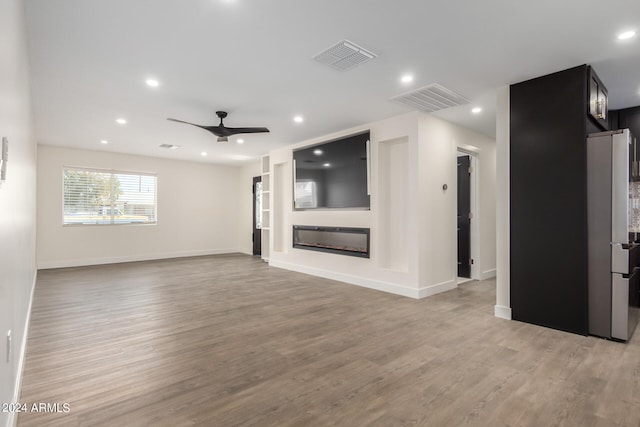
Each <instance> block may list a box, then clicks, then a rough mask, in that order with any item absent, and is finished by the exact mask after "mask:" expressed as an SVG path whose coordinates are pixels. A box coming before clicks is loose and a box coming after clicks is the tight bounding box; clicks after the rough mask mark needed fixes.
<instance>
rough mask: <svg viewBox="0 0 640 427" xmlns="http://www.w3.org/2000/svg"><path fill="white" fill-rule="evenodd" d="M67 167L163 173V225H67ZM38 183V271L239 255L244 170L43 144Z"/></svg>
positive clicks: (160, 179) (160, 216) (159, 195)
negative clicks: (64, 200)
mask: <svg viewBox="0 0 640 427" xmlns="http://www.w3.org/2000/svg"><path fill="white" fill-rule="evenodd" d="M64 166H77V167H90V168H100V169H117V170H124V171H140V172H154V173H156V174H157V176H158V188H157V203H158V223H157V225H143V224H137V225H136V224H129V225H108V226H91V225H86V226H82V225H81V226H64V227H63V226H62V169H63V167H64ZM37 181H38V186H37V187H38V189H37V195H38V245H37V254H38V267H39V268H55V267H64V266H79V265H91V264H104V263H112V262H124V261H138V260H145V259H160V258H171V257H180V256H192V255H207V254H216V253H228V252H237V251H239V250H240V248H239V247H238V242H239V239H238V232H239V223H240V219H239V216H238V212H239V210H240V209H245V207H243V206H242V205H241V202H240V201H241V196H240V194H244V193H246V191H245V192H243V193H241V191H242V189H243V188H244V187H246V183H243V182H241V168H239V167H235V166H222V165H212V164H207V163H196V162H185V161H176V160H168V159H162V158H154V157H143V156H133V155H126V154H116V153H108V152H101V151H87V150H76V149H68V148H58V147H51V146H39V147H38V180H37ZM243 185H244V187H243ZM245 190H246V188H245Z"/></svg>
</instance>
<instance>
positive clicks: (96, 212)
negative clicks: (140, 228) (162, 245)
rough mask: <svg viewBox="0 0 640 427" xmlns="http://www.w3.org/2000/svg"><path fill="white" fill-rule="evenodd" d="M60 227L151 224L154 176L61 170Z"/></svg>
mask: <svg viewBox="0 0 640 427" xmlns="http://www.w3.org/2000/svg"><path fill="white" fill-rule="evenodd" d="M63 175H64V182H63V186H64V189H63V197H64V203H63V213H62V217H63V224H64V225H75V224H155V223H156V216H157V209H156V184H157V177H156V175H155V174H149V173H140V172H123V171H105V170H99V169H86V168H70V167H65V168H64V169H63Z"/></svg>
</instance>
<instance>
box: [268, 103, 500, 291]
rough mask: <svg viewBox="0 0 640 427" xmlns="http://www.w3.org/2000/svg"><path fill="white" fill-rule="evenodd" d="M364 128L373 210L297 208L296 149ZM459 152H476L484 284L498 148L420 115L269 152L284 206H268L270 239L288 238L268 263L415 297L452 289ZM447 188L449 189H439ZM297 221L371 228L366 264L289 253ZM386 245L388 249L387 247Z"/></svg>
mask: <svg viewBox="0 0 640 427" xmlns="http://www.w3.org/2000/svg"><path fill="white" fill-rule="evenodd" d="M366 129H369V130H370V132H371V210H368V211H364V210H359V211H358V210H354V211H349V210H308V211H293V209H292V203H291V200H292V187H293V186H292V173H291V169H292V164H291V159H292V151H293V150H294V149H296V148H299V147H304V146H307V145H313V144H316V143H319V142H322V141H326V140H331V139H335V138H338V137H341V136H346V135H350V134H353V133H357V132H360V131H363V130H366ZM459 146H464V147H465V148H466V149H468V150H473V151H474V153H475V154H476V156H477V158H478V162H479V163H478V164H479V172H478V173H479V179H478V189H479V190H478V191H479V200H480V202H479V209H478V218H477V221H478V223H479V230H480V231H479V234H480V240H481V244H480V245H479V248H480V249H479V252H480V254H479V259H478V262H480V271H481V273H482V276H483V278H488V277H492V276H493V275H495V260H496V258H495V142H494V141H493V140H491V139H489V138H486V137H484V136H482V135H479V134H477V133H475V132H472V131H470V130H467V129H464V128H461V127H459V126H456V125H453V124H451V123H449V122H446V121H444V120H440V119H438V118H435V117H433V116H430V115H427V114H422V113H416V112H414V113H409V114H405V115H402V116H399V117H394V118H390V119H387V120H383V121H380V122H375V123H369V124H367V125H364V126H359V127H357V128H352V129H348V130H345V131H343V132H339V133H335V134H331V135H326V136H323V137H320V138H315V139H313V140H309V141H304V142H302V143H300V144H296V145H295V146H292V147H286V148H282V149H279V150H275V151H272V152H271V153H270V160H271V166H270V168H271V170H272V171H274V170H277V171H278V172H277V173H275V174H273V177H274V183H273V191H272V197H273V198H274V200H272V202H273V201H275V199H276V198H277V199H278V200H281V202H277V201H276V202H275V203H272V206H273V208H272V215H273V221H272V223H271V226H272V228H271V236H272V237H271V240H272V242H284V244H282V245H280V244H277V243H276V244H275V245H274V244H272V247H271V253H270V259H269V262H270V264H271V265H272V266H276V267H282V268H287V269H291V270H296V271H302V272H306V273H310V274H316V275H319V276H323V277H328V278H333V279H336V280H342V281H345V282H348V283H353V284H357V285H361V286H366V287H370V288H374V289H379V290H384V291H388V292H393V293H396V294H400V295H406V296H411V297H414V298H420V297H424V296H428V295H432V294H434V293H437V292H442V291H445V290H448V289H452V288H454V287H455V286H457V282H456V276H457V247H456V244H457V243H456V242H457V234H456V191H457V190H456V163H457V161H456V150H457V148H458V147H459ZM381 155H383V156H386V157H389V156H391V157H392V160H391V161H389V159H388V158H383V157H381ZM443 184H447V185H448V190H446V191H443V190H442V185H443ZM399 186H401V187H402V188H400V187H399ZM398 207H400V208H398ZM294 224H299V225H325V226H345V227H349V226H351V227H367V228H370V230H371V231H370V232H371V258H370V259H362V258H354V257H348V256H341V255H334V254H327V253H319V252H311V251H305V250H301V249H293V248H292V247H291V243H290V242H291V227H292V225H294ZM398 233H399V234H401V237H400V238H398V237H397V235H398ZM394 236H396V237H394ZM388 246H390V247H392V248H394V249H393V251H390V250H386V249H385V248H387V247H388Z"/></svg>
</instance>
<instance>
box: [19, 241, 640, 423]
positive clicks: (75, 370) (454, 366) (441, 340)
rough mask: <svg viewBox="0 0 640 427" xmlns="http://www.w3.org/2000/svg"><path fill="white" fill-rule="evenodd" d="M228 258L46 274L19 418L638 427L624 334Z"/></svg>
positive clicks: (474, 295) (639, 371)
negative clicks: (25, 407) (48, 409)
mask: <svg viewBox="0 0 640 427" xmlns="http://www.w3.org/2000/svg"><path fill="white" fill-rule="evenodd" d="M494 304H495V281H493V280H488V281H483V282H467V283H465V284H463V285H461V286H460V287H458V288H457V289H455V290H452V291H449V292H446V293H443V294H438V295H435V296H433V297H430V298H427V299H423V300H413V299H410V298H404V297H399V296H395V295H390V294H387V293H383V292H378V291H374V290H370V289H366V288H361V287H357V286H352V285H347V284H343V283H339V282H335V281H331V280H326V279H322V278H318V277H313V276H308V275H304V274H300V273H295V272H290V271H285V270H281V269H277V268H271V267H268V266H267V265H266V264H265V263H263V262H262V261H260V260H259V259H257V258H255V257H251V256H247V255H240V254H230V255H216V256H208V257H194V258H182V259H174V260H162V261H149V262H138V263H127V264H116V265H104V266H91V267H82V268H67V269H58V270H44V271H40V272H39V274H38V280H37V285H36V290H35V298H34V301H33V311H32V315H31V325H30V330H29V338H28V344H27V355H26V361H25V372H24V377H23V384H22V395H21V401H22V402H28V403H39V402H44V403H55V402H58V403H68V404H69V407H70V412H69V413H37V412H35V413H24V414H20V415H19V417H18V425H19V426H21V427H22V426H25V427H28V426H57V425H60V426H83V427H84V426H119V427H126V426H136V427H138V426H260V427H263V426H305V427H306V426H327V425H336V426H349V427H352V426H509V427H513V426H536V427H537V426H554V425H555V426H580V427H582V426H595V427H600V426H639V425H640V333H637V334H636V335H634V337H633V338H632V339H631V341H630V342H629V343H627V344H620V343H616V342H610V341H606V340H601V339H598V338H594V337H583V336H578V335H572V334H567V333H564V332H560V331H554V330H550V329H546V328H541V327H537V326H533V325H529V324H523V323H519V322H515V321H505V320H502V319H498V318H496V317H494V316H493V305H494Z"/></svg>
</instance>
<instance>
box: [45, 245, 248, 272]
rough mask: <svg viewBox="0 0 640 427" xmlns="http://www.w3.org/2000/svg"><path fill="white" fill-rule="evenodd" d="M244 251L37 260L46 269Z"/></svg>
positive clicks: (207, 251)
mask: <svg viewBox="0 0 640 427" xmlns="http://www.w3.org/2000/svg"><path fill="white" fill-rule="evenodd" d="M239 252H240V253H244V252H242V250H241V249H237V248H233V249H207V250H198V251H182V252H165V253H158V254H142V255H128V256H120V257H105V258H83V259H69V260H56V261H39V262H38V269H39V270H46V269H49V268H65V267H83V266H87V265H101V264H119V263H123V262H136V261H154V260H158V259H169V258H185V257H192V256H206V255H221V254H231V253H239Z"/></svg>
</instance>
